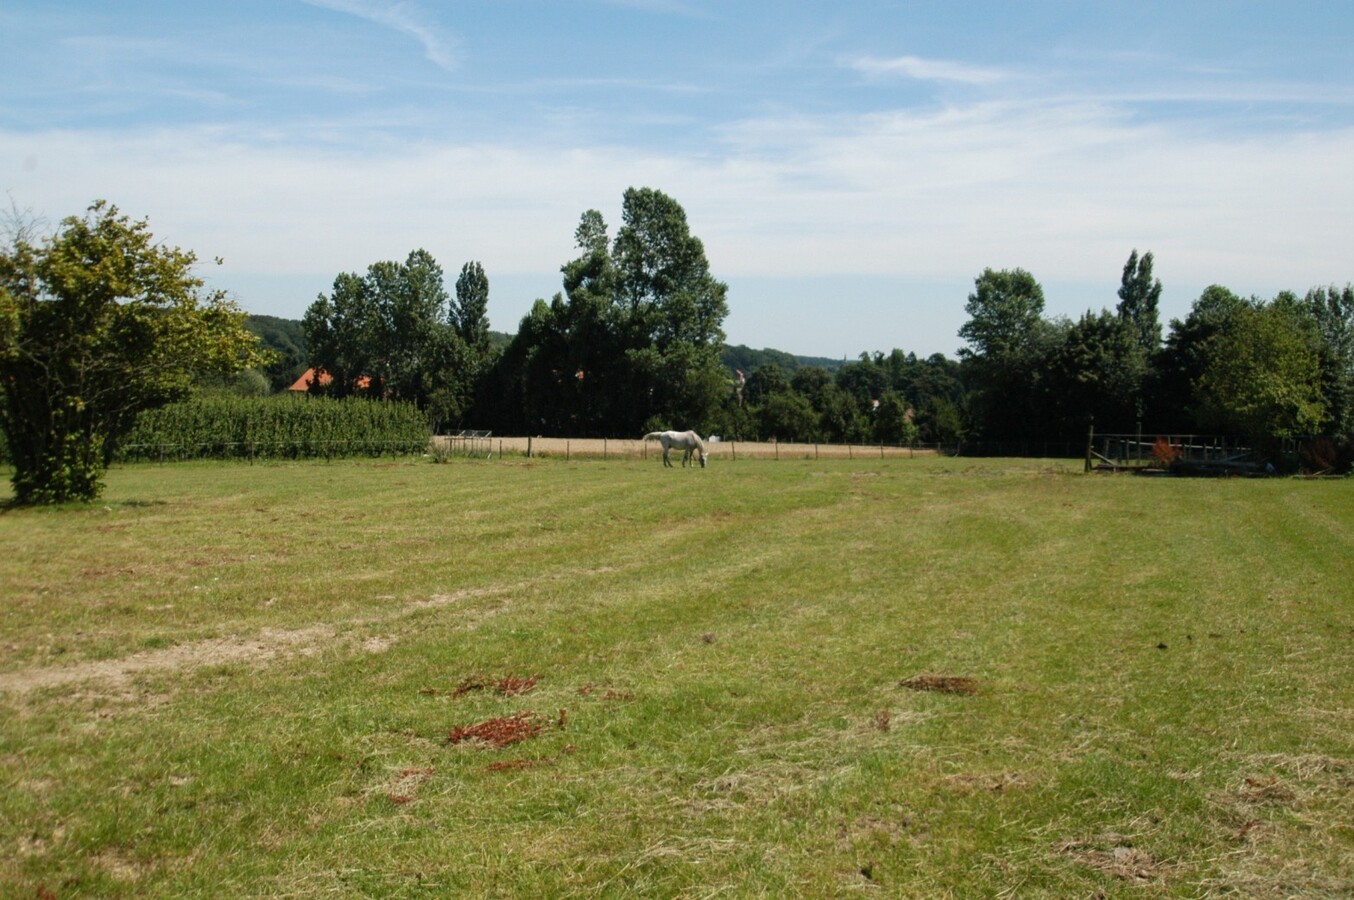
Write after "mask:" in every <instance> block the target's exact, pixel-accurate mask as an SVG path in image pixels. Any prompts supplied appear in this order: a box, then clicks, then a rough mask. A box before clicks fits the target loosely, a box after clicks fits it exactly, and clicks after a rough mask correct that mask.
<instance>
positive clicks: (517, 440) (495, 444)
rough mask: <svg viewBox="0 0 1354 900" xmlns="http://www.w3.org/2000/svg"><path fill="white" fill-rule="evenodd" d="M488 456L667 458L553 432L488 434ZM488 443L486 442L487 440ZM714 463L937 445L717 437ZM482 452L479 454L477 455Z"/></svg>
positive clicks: (885, 454) (638, 445) (924, 452)
mask: <svg viewBox="0 0 1354 900" xmlns="http://www.w3.org/2000/svg"><path fill="white" fill-rule="evenodd" d="M433 440H434V442H435V443H434V446H436V447H437V448H438V449H440V450H449V449H452V447H453V444H454V443H455V441H456V439H455V438H448V437H445V436H438V437H436V438H434V439H433ZM485 441H486V442H487V447H488V450H487V451H485V450H483V449H482V450H481V453H482V454H484V455H488V454H489V453H492V454H494V455H509V456H511V455H518V456H525V455H527V453H528V451H529V452H530V453H531V455H532V456H539V457H545V458H559V457H565V458H569V459H572V458H574V457H586V458H589V459H612V458H615V459H625V458H629V459H650V458H652V459H655V460H657V459H661V458H662V455H663V451H662V449H661V448H660V447H658V446H657V445H656V444H654V443H652V442H650V443H649V445H648V446H647V447H646V446H645V444H644V441H643V440H640V439H638V438H636V439H633V440H627V439H614V438H553V437H530V438H527V437H491V438H487V439H485ZM482 446H483V445H482ZM705 448H706V451H707V452H708V453H709V455H710V460H711V462H718V461H721V460H737V459H880V458H884V459H889V458H893V459H898V458H902V459H907V458H910V457H917V456H934V455H935V453H936V451H935V450H932V449H914V448H910V447H890V446H880V445H878V444H849V445H848V444H800V443H786V442H780V441H727V440H721V441H711V440H707V441H706V444H705ZM477 455H478V454H477Z"/></svg>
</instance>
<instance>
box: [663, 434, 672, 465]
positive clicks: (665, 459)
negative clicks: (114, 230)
mask: <svg viewBox="0 0 1354 900" xmlns="http://www.w3.org/2000/svg"><path fill="white" fill-rule="evenodd" d="M671 450H672V444H671V443H670V442H669V441H668V439H667V438H663V466H664V467H665V468H668V469H671V468H672V459H671V457H669V456H668V453H669V451H671Z"/></svg>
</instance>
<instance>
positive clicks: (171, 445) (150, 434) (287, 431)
mask: <svg viewBox="0 0 1354 900" xmlns="http://www.w3.org/2000/svg"><path fill="white" fill-rule="evenodd" d="M430 436H431V430H430V429H429V427H428V419H427V417H426V416H425V415H424V414H423V413H422V412H420V411H419V410H418V408H417V407H416V406H414V405H413V404H412V403H390V402H376V401H371V400H365V399H360V398H355V397H347V398H343V399H332V398H324V397H310V396H305V395H289V394H279V395H274V396H270V397H243V396H232V395H228V394H219V395H214V396H206V397H198V398H195V399H192V400H187V401H184V402H182V403H174V404H171V405H169V406H165V407H162V408H161V409H157V410H152V411H150V412H147V413H144V414H142V416H141V417H140V419H138V420H137V424H136V427H135V428H134V429H133V430H132V432H131V433H130V434H129V435H128V436H127V439H126V440H125V441H124V442H123V443H122V445H121V447H120V449H119V452H118V454H117V456H118V458H119V459H122V460H138V459H140V460H144V459H153V460H175V459H306V458H317V457H323V458H333V457H343V456H381V455H383V454H386V453H389V454H392V455H401V454H410V453H423V452H426V451H427V449H428V441H429V438H430Z"/></svg>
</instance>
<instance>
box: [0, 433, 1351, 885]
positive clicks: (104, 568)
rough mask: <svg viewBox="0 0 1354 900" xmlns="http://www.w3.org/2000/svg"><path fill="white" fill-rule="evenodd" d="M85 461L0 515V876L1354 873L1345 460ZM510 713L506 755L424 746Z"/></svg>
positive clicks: (1153, 877) (183, 881)
mask: <svg viewBox="0 0 1354 900" xmlns="http://www.w3.org/2000/svg"><path fill="white" fill-rule="evenodd" d="M107 483H108V489H107V493H106V495H105V497H104V498H103V500H102V501H101V502H100V503H98V504H95V505H93V506H88V507H66V508H59V509H32V510H30V509H8V510H5V511H3V512H0V540H3V546H4V548H5V551H6V552H5V553H4V554H3V555H2V556H0V584H2V585H3V601H2V602H0V776H2V777H3V781H2V782H0V896H11V895H12V896H36V895H41V894H42V893H43V892H44V891H48V892H51V894H52V895H55V896H59V897H67V896H98V897H107V896H136V897H146V896H162V897H192V896H201V897H217V896H307V897H308V896H321V895H323V896H381V897H385V896H396V897H419V896H429V897H433V896H453V895H474V896H562V895H572V896H603V897H611V896H614V897H629V896H715V895H727V896H786V895H799V896H827V895H839V894H849V893H855V892H860V891H865V892H876V893H882V895H885V896H902V897H946V896H949V897H973V896H998V895H1002V894H1003V893H1005V894H1006V895H1008V896H1020V897H1030V896H1034V897H1038V896H1049V897H1065V896H1090V895H1093V894H1096V893H1097V892H1102V893H1104V894H1105V895H1107V896H1131V897H1145V896H1219V895H1228V894H1230V895H1234V896H1247V897H1251V896H1261V897H1266V896H1273V897H1285V896H1295V895H1302V896H1347V895H1348V894H1349V893H1350V892H1354V824H1352V823H1351V819H1350V817H1349V810H1350V809H1351V808H1354V678H1351V677H1350V659H1351V646H1352V645H1354V589H1351V588H1350V585H1351V584H1354V484H1352V483H1350V482H1345V481H1340V482H1330V481H1322V482H1309V481H1292V480H1197V481H1191V480H1174V479H1143V478H1132V477H1109V476H1084V475H1082V474H1081V473H1080V471H1079V466H1077V465H1075V464H1070V463H1068V464H1059V463H1050V462H1048V461H1044V462H1042V463H1035V462H1026V461H1010V460H1000V461H971V460H947V459H916V460H887V461H881V460H873V461H860V460H857V461H854V462H848V461H831V462H826V461H825V462H813V461H781V462H772V461H739V462H737V463H726V464H721V465H713V466H711V468H710V469H708V470H705V471H665V470H664V469H663V468H662V467H661V466H659V465H657V464H654V463H653V462H652V461H650V462H647V463H646V462H643V461H639V460H629V461H611V462H601V461H586V462H575V463H567V462H564V461H559V460H545V461H523V460H519V461H513V462H497V461H495V462H483V461H479V462H476V461H458V462H454V463H452V464H449V465H431V464H427V463H418V462H402V463H391V462H389V461H385V462H380V463H373V462H365V463H364V462H341V463H333V464H324V463H315V464H296V465H256V466H248V465H232V464H179V465H170V466H163V467H157V466H132V467H126V468H118V469H115V470H113V471H112V472H110V474H109V477H108V482H107ZM510 674H512V675H520V676H528V675H530V676H536V678H537V683H536V686H535V688H534V690H532V691H530V692H529V693H524V694H518V695H515V696H504V695H503V694H501V693H499V692H497V691H495V690H493V689H492V682H493V681H494V680H495V679H497V678H500V677H502V676H505V675H510ZM919 674H933V675H939V674H944V675H962V676H966V677H969V678H972V679H975V680H976V682H977V684H978V686H979V690H978V692H977V693H976V694H972V695H963V694H946V693H938V692H925V691H915V690H910V689H908V688H907V687H904V686H903V685H902V684H901V682H903V681H904V680H906V679H909V678H912V677H913V676H916V675H919ZM468 679H479V680H481V681H484V682H486V683H489V685H490V686H489V688H488V689H484V690H471V691H467V692H464V693H461V694H459V695H458V694H457V688H458V686H460V685H462V684H463V683H465V682H466V681H467V680H468ZM522 710H529V711H532V712H534V713H536V714H537V715H538V716H539V717H540V718H539V721H540V724H542V725H543V726H544V728H543V730H542V731H541V733H540V734H539V735H537V736H535V737H533V738H530V739H528V740H524V741H522V742H521V743H518V744H514V745H511V746H507V747H504V748H501V749H492V748H487V747H484V746H476V745H474V744H472V743H461V744H450V745H449V744H448V743H447V742H446V738H447V736H448V734H449V732H450V731H451V730H452V729H453V728H456V727H458V726H468V725H471V724H474V723H477V722H480V721H483V720H486V719H490V718H494V717H499V716H505V715H508V714H511V713H514V712H518V711H522ZM561 711H563V713H561ZM561 719H562V720H563V721H562V724H561Z"/></svg>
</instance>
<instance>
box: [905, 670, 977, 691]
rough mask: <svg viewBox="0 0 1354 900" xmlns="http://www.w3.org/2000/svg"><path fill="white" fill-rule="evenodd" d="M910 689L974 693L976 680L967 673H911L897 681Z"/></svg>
mask: <svg viewBox="0 0 1354 900" xmlns="http://www.w3.org/2000/svg"><path fill="white" fill-rule="evenodd" d="M898 685H899V687H905V688H907V689H908V690H910V691H931V692H933V693H937V694H976V693H978V680H977V679H976V678H970V677H969V676H967V675H929V674H927V675H913V676H912V677H911V678H905V679H903V680H902V681H900V682H898Z"/></svg>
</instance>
